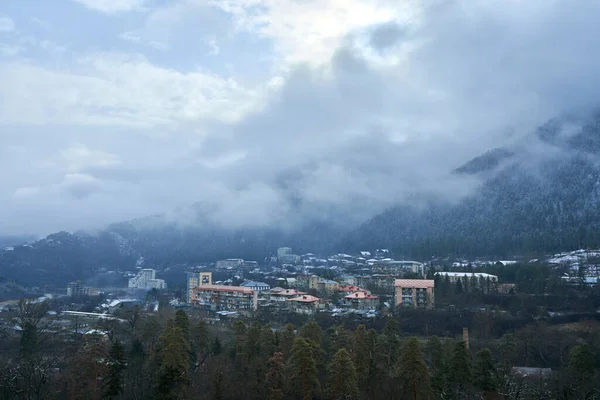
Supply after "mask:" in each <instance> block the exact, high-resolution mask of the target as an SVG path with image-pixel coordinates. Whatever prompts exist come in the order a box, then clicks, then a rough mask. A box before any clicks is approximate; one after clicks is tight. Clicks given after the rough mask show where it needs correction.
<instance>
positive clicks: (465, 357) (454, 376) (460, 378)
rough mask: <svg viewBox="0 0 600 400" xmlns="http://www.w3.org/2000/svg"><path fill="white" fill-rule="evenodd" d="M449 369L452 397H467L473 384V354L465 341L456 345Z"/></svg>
mask: <svg viewBox="0 0 600 400" xmlns="http://www.w3.org/2000/svg"><path fill="white" fill-rule="evenodd" d="M449 367H450V368H449V371H448V385H449V389H450V392H451V395H452V396H451V397H452V398H456V399H458V398H466V397H467V394H468V391H469V389H470V386H471V380H472V371H471V354H470V353H469V350H468V349H467V345H466V344H465V342H464V341H462V340H461V341H459V342H457V343H456V344H455V345H454V351H453V352H452V358H451V360H450V365H449Z"/></svg>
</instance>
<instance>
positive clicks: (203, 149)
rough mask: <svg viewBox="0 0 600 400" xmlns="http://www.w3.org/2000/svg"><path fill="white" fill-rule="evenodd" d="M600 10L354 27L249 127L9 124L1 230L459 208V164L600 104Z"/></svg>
mask: <svg viewBox="0 0 600 400" xmlns="http://www.w3.org/2000/svg"><path fill="white" fill-rule="evenodd" d="M599 12H600V3H597V2H576V3H574V2H568V1H545V0H544V1H543V0H536V1H528V2H525V1H510V2H507V1H450V2H439V3H436V5H435V6H433V7H431V8H429V9H427V10H426V11H425V13H424V14H423V15H422V17H421V18H420V19H419V20H418V21H417V22H415V23H414V24H413V25H410V26H403V25H398V24H397V23H396V22H386V23H384V24H381V25H377V26H370V27H366V28H362V29H360V30H357V31H354V32H350V33H349V34H348V36H347V38H346V40H345V41H344V42H343V44H342V45H341V46H340V47H339V48H338V49H337V50H336V51H335V53H334V54H333V56H332V57H331V60H330V61H329V62H327V63H324V64H322V65H315V64H301V65H296V66H294V67H293V68H291V70H290V72H289V73H288V74H287V75H286V76H285V77H284V78H285V79H284V83H283V85H282V86H281V87H280V88H279V89H277V90H272V91H271V92H269V95H268V96H267V97H266V100H264V102H263V103H261V104H260V107H258V108H257V110H255V111H253V112H251V113H249V114H247V115H245V116H244V117H242V118H241V119H237V118H233V119H228V120H227V122H222V120H220V119H219V118H214V120H213V119H211V120H209V119H208V118H210V115H206V114H209V113H206V114H203V115H202V119H201V120H198V119H197V118H189V119H185V120H183V121H181V122H180V123H178V124H176V125H166V124H165V125H164V126H163V125H160V123H161V120H160V118H159V117H156V120H157V121H158V122H157V123H156V124H154V125H151V126H134V127H131V128H119V129H115V128H114V127H112V126H95V127H93V128H92V127H89V126H82V125H81V124H78V123H73V124H72V125H69V126H59V125H57V124H51V125H49V126H46V127H44V128H39V127H38V128H30V129H29V128H28V129H27V130H25V128H23V127H22V126H1V127H0V129H1V131H0V132H4V133H0V155H1V157H2V158H0V168H2V171H3V173H2V174H0V185H2V187H3V188H5V189H2V191H0V206H1V207H0V221H2V222H1V223H0V231H5V232H6V233H20V232H43V233H47V232H50V231H52V230H58V229H76V228H79V227H82V228H86V227H97V226H101V225H103V224H105V223H108V222H112V221H117V220H120V219H126V218H133V217H140V216H144V215H148V214H154V213H158V212H168V211H169V210H173V209H176V208H178V207H179V211H178V212H174V213H171V214H170V215H169V217H170V218H174V219H176V220H178V221H180V222H182V223H187V222H189V223H196V222H197V217H196V215H195V214H194V212H192V211H190V210H201V211H202V215H201V218H200V219H201V220H202V221H203V222H205V223H211V224H218V225H221V226H225V227H232V228H235V227H240V226H247V225H251V226H257V225H266V224H272V223H277V224H287V225H296V224H299V223H301V222H302V221H303V220H306V219H307V218H324V217H327V216H329V215H332V214H333V215H345V216H346V218H344V221H345V222H347V223H350V224H351V223H357V222H359V221H361V220H363V219H365V218H367V217H369V216H370V215H373V214H374V213H376V212H378V211H380V210H382V209H384V208H385V207H388V206H390V205H392V204H395V203H398V202H410V203H413V204H414V203H417V202H418V201H419V200H420V199H422V198H424V197H431V196H433V197H436V198H441V199H447V200H450V201H454V200H457V199H459V198H461V196H464V195H465V194H467V193H470V192H471V191H472V190H473V188H474V187H476V185H477V184H478V182H476V181H473V180H470V179H468V180H466V179H465V178H457V177H453V176H452V175H451V174H450V171H452V170H453V169H454V168H456V167H457V166H459V165H460V164H462V163H463V162H465V161H467V160H468V159H470V158H471V157H474V156H476V155H478V154H480V153H482V152H485V151H486V150H488V149H490V148H494V147H498V146H502V145H505V144H511V143H514V142H518V141H520V140H522V139H523V138H524V137H526V136H527V135H528V134H530V133H531V132H532V130H533V129H534V128H535V127H536V126H537V125H539V124H540V123H542V122H544V121H545V120H547V119H548V118H552V117H555V116H559V115H562V114H564V113H568V112H571V111H582V112H586V111H588V110H589V109H591V108H594V107H597V106H598V105H599V104H600V98H599V96H600V91H598V90H596V88H595V86H594V85H595V82H596V80H597V79H598V77H599V76H598V75H599V74H600V43H599V42H598V41H596V40H595V38H596V37H598V36H599V34H600V26H598V25H597V24H596V21H595V18H594V16H595V15H598V13H599ZM382 50H385V51H382ZM130 72H131V71H130ZM124 79H126V78H124ZM148 81H150V80H148ZM131 87H134V85H133V84H132V85H131ZM184 89H185V84H184V85H181V87H179V88H178V91H177V93H172V96H173V97H174V98H177V99H179V97H178V96H180V95H181V93H180V92H181V91H183V90H184ZM165 90H166V92H168V91H169V89H168V87H167V88H166V89H165ZM235 90H237V89H235ZM200 92H201V91H199V93H200ZM148 93H150V91H149V92H148ZM161 93H162V92H161ZM249 96H250V95H249ZM7 99H8V98H7ZM1 100H2V96H1V92H0V101H1ZM0 104H1V103H0ZM118 104H119V103H117V106H118ZM161 104H162V103H161ZM179 104H180V103H179V102H177V105H179ZM222 104H226V100H223V102H222ZM129 106H130V104H129V103H125V104H124V105H123V108H121V109H120V110H119V112H120V113H121V114H120V115H121V116H122V115H128V114H127V113H128V112H129V111H128V109H127V107H129ZM221 108H224V109H225V108H227V107H225V106H222V107H220V109H221ZM155 109H156V110H159V109H160V104H159V105H156V107H155V108H152V110H155ZM173 113H177V115H180V114H182V115H187V114H185V113H184V112H183V111H181V110H180V109H178V108H175V107H174V109H173ZM132 114H133V112H132ZM142 114H143V115H145V113H142ZM534 145H536V144H535V143H534V142H532V146H534ZM532 154H535V152H532ZM192 204H196V205H197V207H195V208H190V207H187V206H189V205H192Z"/></svg>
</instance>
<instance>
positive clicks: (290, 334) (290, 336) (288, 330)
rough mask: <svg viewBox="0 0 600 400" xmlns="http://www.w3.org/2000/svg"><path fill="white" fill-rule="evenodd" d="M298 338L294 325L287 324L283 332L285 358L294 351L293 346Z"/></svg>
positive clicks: (282, 348) (282, 349) (282, 343)
mask: <svg viewBox="0 0 600 400" xmlns="http://www.w3.org/2000/svg"><path fill="white" fill-rule="evenodd" d="M294 340H296V334H295V333H294V325H292V324H287V325H286V326H285V328H284V330H283V333H282V334H281V345H280V346H281V352H282V353H283V356H284V357H285V358H287V357H289V356H290V354H291V353H292V346H293V345H294Z"/></svg>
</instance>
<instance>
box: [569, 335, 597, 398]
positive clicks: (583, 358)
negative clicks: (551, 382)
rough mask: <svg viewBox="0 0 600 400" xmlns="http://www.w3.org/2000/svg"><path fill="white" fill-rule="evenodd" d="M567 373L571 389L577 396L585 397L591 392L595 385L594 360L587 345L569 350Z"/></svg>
mask: <svg viewBox="0 0 600 400" xmlns="http://www.w3.org/2000/svg"><path fill="white" fill-rule="evenodd" d="M568 372H569V377H570V379H571V382H572V385H573V388H574V389H575V391H576V392H577V393H578V394H580V395H584V396H585V395H587V394H588V393H590V392H591V391H592V388H593V385H594V383H595V382H594V381H595V379H594V378H595V375H596V360H595V359H594V355H593V354H592V351H591V350H590V347H589V346H588V345H587V344H582V345H579V346H575V347H573V348H572V349H571V351H570V352H569V364H568ZM586 398H587V397H586Z"/></svg>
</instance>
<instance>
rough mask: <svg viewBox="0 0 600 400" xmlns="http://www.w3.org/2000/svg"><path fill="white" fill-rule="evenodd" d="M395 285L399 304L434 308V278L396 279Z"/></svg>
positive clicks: (396, 298) (396, 301) (396, 299)
mask: <svg viewBox="0 0 600 400" xmlns="http://www.w3.org/2000/svg"><path fill="white" fill-rule="evenodd" d="M394 286H395V289H396V290H395V303H396V305H397V306H402V307H413V308H433V305H434V304H435V299H434V293H433V288H434V286H435V282H434V281H433V280H432V279H396V280H395V282H394Z"/></svg>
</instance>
